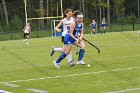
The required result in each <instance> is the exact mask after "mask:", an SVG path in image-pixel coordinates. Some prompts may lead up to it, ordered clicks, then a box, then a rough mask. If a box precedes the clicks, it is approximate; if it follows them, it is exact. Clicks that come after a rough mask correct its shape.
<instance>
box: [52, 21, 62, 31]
mask: <svg viewBox="0 0 140 93" xmlns="http://www.w3.org/2000/svg"><path fill="white" fill-rule="evenodd" d="M62 24H63V19H62V20H61V21H60V22H59V24H58V25H57V26H56V27H55V29H54V30H55V31H57V32H61V29H59V28H60V26H61V25H62Z"/></svg>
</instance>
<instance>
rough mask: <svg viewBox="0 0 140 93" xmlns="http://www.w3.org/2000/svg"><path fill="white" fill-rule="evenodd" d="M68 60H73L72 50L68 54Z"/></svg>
mask: <svg viewBox="0 0 140 93" xmlns="http://www.w3.org/2000/svg"><path fill="white" fill-rule="evenodd" d="M67 60H68V63H69V62H70V61H72V53H71V52H70V54H68V55H67Z"/></svg>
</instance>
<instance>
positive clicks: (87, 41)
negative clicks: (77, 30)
mask: <svg viewBox="0 0 140 93" xmlns="http://www.w3.org/2000/svg"><path fill="white" fill-rule="evenodd" d="M82 39H83V40H84V41H86V42H87V43H89V44H90V45H91V46H93V47H94V48H96V49H97V50H98V53H100V49H99V48H98V47H97V46H95V45H94V44H92V43H91V42H89V41H88V40H86V39H85V38H82Z"/></svg>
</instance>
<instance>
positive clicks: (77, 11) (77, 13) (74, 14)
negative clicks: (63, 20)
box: [73, 10, 83, 18]
mask: <svg viewBox="0 0 140 93" xmlns="http://www.w3.org/2000/svg"><path fill="white" fill-rule="evenodd" d="M77 15H83V14H82V13H81V12H80V11H79V10H76V11H74V12H73V17H74V18H76V17H77Z"/></svg>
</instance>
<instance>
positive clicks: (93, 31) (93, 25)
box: [90, 20, 96, 35]
mask: <svg viewBox="0 0 140 93" xmlns="http://www.w3.org/2000/svg"><path fill="white" fill-rule="evenodd" d="M90 26H91V27H92V32H91V34H94V35H96V22H95V20H92V22H91V24H90Z"/></svg>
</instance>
